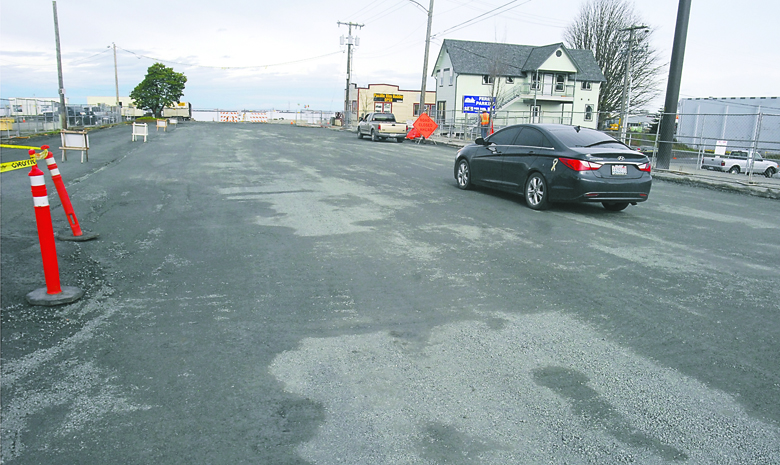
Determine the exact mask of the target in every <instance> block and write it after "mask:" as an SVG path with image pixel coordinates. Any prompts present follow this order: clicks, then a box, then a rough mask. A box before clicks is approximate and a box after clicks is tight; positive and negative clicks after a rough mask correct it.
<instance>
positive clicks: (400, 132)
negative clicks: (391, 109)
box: [357, 113, 408, 142]
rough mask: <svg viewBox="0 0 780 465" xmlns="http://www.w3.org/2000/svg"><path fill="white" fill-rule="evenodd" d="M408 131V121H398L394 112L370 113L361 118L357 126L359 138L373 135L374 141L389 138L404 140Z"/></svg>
mask: <svg viewBox="0 0 780 465" xmlns="http://www.w3.org/2000/svg"><path fill="white" fill-rule="evenodd" d="M407 132H408V128H407V127H406V123H399V122H397V121H396V120H395V115H393V114H392V113H369V114H367V115H366V116H365V117H363V118H360V122H359V123H358V127H357V136H358V139H362V138H363V136H371V140H372V141H374V142H376V141H378V140H384V139H388V138H393V139H395V140H397V141H398V142H403V141H404V139H405V138H406V133H407Z"/></svg>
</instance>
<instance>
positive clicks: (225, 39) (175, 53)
mask: <svg viewBox="0 0 780 465" xmlns="http://www.w3.org/2000/svg"><path fill="white" fill-rule="evenodd" d="M429 1H430V0H418V2H417V3H418V4H415V2H412V1H410V0H338V1H329V0H286V1H279V0H273V1H271V0H221V1H214V0H187V1H184V0H133V1H115V0H59V1H57V11H58V18H59V29H60V42H61V49H62V60H63V79H64V85H65V90H66V96H67V97H68V98H69V100H70V102H71V103H86V99H87V96H113V95H115V85H114V57H113V52H112V49H111V48H109V47H110V46H111V44H112V43H115V44H116V46H117V60H118V76H119V94H120V95H121V96H127V95H129V94H130V91H131V90H132V89H133V88H134V87H135V86H136V85H137V84H138V83H139V82H140V81H141V80H142V79H143V78H144V75H145V74H146V69H147V68H148V67H149V66H150V65H152V64H153V63H154V62H155V61H160V62H162V63H164V64H165V65H166V66H169V67H172V68H173V69H174V70H176V71H179V72H183V73H184V74H185V75H186V76H187V79H188V80H187V86H186V89H185V91H184V97H183V98H182V100H183V101H188V102H191V103H192V105H193V107H194V108H198V109H217V108H219V109H231V110H242V109H255V110H260V109H272V108H275V109H279V110H286V109H297V108H299V107H302V106H304V105H309V106H310V108H312V109H317V110H339V109H341V108H343V99H344V87H345V85H346V67H347V54H346V47H345V46H341V45H340V44H339V37H340V36H341V35H347V34H348V28H347V27H346V26H338V25H337V22H338V21H341V22H350V21H351V22H353V23H360V24H363V25H364V27H363V28H361V29H357V28H356V29H354V30H353V35H356V36H358V37H359V38H360V46H359V47H356V48H355V49H354V55H353V77H352V81H353V82H357V83H358V84H359V85H360V86H366V85H368V84H372V83H385V84H397V85H399V86H401V88H402V89H419V88H420V85H421V79H422V65H423V53H424V46H425V30H426V25H427V14H426V13H425V11H424V10H423V8H422V7H421V6H419V4H422V5H423V6H424V7H425V8H427V7H428V4H429ZM584 2H585V0H557V1H550V0H515V1H514V2H512V1H511V0H478V1H475V0H435V4H434V8H433V11H434V17H433V28H432V33H433V34H435V36H434V38H433V40H432V41H431V47H430V60H429V67H428V74H429V75H430V72H431V70H432V67H433V64H434V63H435V60H436V56H437V54H438V52H439V49H440V48H441V44H442V40H443V39H445V38H449V39H462V40H481V41H488V42H493V41H497V42H506V43H512V44H523V45H547V44H551V43H557V42H562V41H563V33H564V30H565V28H566V27H567V26H568V25H569V24H571V22H573V20H574V18H575V17H576V16H577V15H578V12H579V10H580V7H581V5H582V4H583V3H584ZM507 4H508V5H507ZM692 4H693V5H692V8H691V19H690V24H689V29H688V42H687V48H686V52H685V65H684V68H683V80H682V89H681V98H684V97H709V96H714V97H772V96H778V94H780V89H778V87H780V85H779V84H778V82H780V62H779V60H778V54H777V46H776V44H775V41H774V37H775V36H776V33H777V31H776V28H777V19H778V18H780V2H777V1H776V0H771V1H770V0H753V1H742V2H735V1H733V0H728V1H726V0H706V1H704V0H693V1H692ZM502 5H507V6H506V7H504V8H499V7H501V6H502ZM677 7H678V0H637V1H635V2H634V8H635V11H636V13H637V14H638V16H639V17H640V18H641V19H642V20H644V22H645V23H646V24H647V25H648V26H651V27H652V28H653V36H652V37H653V44H654V46H655V47H656V48H657V50H658V51H659V52H660V55H661V57H662V60H663V61H664V63H668V62H669V61H670V58H671V48H672V42H673V39H674V29H675V22H676V17H677ZM497 8H498V9H497ZM496 9H497V10H496ZM491 10H496V11H495V12H493V13H489V14H487V15H484V16H481V17H479V16H480V15H483V14H485V13H488V12H490V11H491ZM495 13H499V14H497V15H496V14H495ZM477 17H479V18H477ZM474 18H477V20H476V21H472V22H470V23H467V24H462V23H464V22H466V21H468V20H470V19H474ZM667 74H668V68H665V70H664V73H663V75H662V78H661V81H662V82H661V87H660V89H661V94H660V96H659V98H658V99H657V100H656V101H654V103H653V107H652V108H648V109H649V110H657V109H658V108H659V107H660V106H662V105H663V100H664V95H665V91H666V78H667ZM57 88H58V86H57V66H56V54H55V36H54V19H53V11H52V2H51V0H0V97H2V98H9V97H32V96H35V97H53V98H57ZM427 88H428V90H434V89H435V86H434V81H433V79H431V78H429V79H428V86H427Z"/></svg>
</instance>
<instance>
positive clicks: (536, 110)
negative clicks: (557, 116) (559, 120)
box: [531, 105, 542, 123]
mask: <svg viewBox="0 0 780 465" xmlns="http://www.w3.org/2000/svg"><path fill="white" fill-rule="evenodd" d="M541 112H542V109H541V107H540V106H539V105H536V106H532V107H531V122H532V123H538V122H539V114H540V113H541Z"/></svg>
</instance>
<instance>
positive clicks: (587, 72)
mask: <svg viewBox="0 0 780 465" xmlns="http://www.w3.org/2000/svg"><path fill="white" fill-rule="evenodd" d="M441 47H442V48H441V50H446V51H447V53H448V54H449V56H450V61H452V68H453V71H454V72H456V73H458V74H478V75H481V74H499V75H502V76H518V75H521V74H523V73H525V72H529V71H530V72H533V71H536V70H538V69H539V67H540V66H542V64H544V62H545V61H547V59H548V58H550V56H551V55H552V54H553V53H555V51H556V50H558V49H559V48H560V49H562V50H564V51H565V52H566V53H567V54H568V55H569V57H570V58H571V60H572V61H573V62H574V66H575V67H576V68H577V70H578V71H577V80H578V81H593V82H603V81H606V79H605V78H604V74H602V72H601V69H600V68H599V65H598V63H597V62H596V58H594V56H593V52H591V51H590V50H573V49H568V48H566V47H565V46H564V45H563V44H562V43H557V44H550V45H543V46H533V45H515V44H499V43H492V42H472V41H468V40H453V39H444V43H443V44H442V46H441ZM439 55H441V51H440V52H439ZM494 57H498V58H499V60H498V61H496V60H495V58H494ZM495 68H498V69H495Z"/></svg>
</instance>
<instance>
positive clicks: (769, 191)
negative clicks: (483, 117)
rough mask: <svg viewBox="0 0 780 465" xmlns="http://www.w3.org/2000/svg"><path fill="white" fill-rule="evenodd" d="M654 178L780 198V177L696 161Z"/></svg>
mask: <svg viewBox="0 0 780 465" xmlns="http://www.w3.org/2000/svg"><path fill="white" fill-rule="evenodd" d="M429 141H430V142H435V143H436V144H440V145H449V146H452V147H457V148H460V147H463V146H465V145H467V144H469V143H471V142H470V141H464V140H459V139H451V138H447V137H441V136H432V137H431V138H430V139H429ZM686 162H687V163H686ZM652 174H653V179H654V180H659V181H667V182H676V183H680V184H689V185H693V186H699V187H706V188H708V189H717V190H722V191H731V192H738V193H742V194H748V195H755V196H757V197H766V198H770V199H780V174H776V175H775V176H774V177H772V178H767V177H765V176H764V175H763V174H754V175H753V179H752V182H751V181H750V178H749V177H748V176H746V175H744V174H731V173H724V172H719V171H710V170H702V169H699V168H697V167H696V163H695V160H684V161H680V162H677V161H676V160H672V163H671V165H670V167H669V169H666V170H664V169H655V168H654V169H653V173H652Z"/></svg>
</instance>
